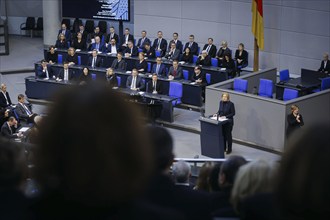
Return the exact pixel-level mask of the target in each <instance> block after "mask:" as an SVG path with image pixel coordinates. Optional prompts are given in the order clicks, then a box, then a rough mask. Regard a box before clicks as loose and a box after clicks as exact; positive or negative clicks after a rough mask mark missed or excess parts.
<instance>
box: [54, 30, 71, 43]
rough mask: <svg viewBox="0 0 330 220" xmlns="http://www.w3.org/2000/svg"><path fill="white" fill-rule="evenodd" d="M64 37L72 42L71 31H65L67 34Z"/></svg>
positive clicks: (59, 32) (60, 31) (60, 32)
mask: <svg viewBox="0 0 330 220" xmlns="http://www.w3.org/2000/svg"><path fill="white" fill-rule="evenodd" d="M59 34H62V30H59V31H58V35H59ZM58 35H57V36H58ZM64 36H65V40H66V41H71V31H70V30H68V29H66V30H65V34H64Z"/></svg>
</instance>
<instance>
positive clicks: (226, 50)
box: [217, 47, 231, 58]
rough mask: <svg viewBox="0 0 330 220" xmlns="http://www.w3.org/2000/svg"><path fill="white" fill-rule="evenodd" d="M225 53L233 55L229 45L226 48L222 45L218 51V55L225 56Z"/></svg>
mask: <svg viewBox="0 0 330 220" xmlns="http://www.w3.org/2000/svg"><path fill="white" fill-rule="evenodd" d="M225 54H230V56H231V50H230V49H229V48H228V47H227V48H226V49H225V50H224V49H223V48H222V47H220V49H219V51H218V53H217V57H219V58H220V57H221V58H224V57H225Z"/></svg>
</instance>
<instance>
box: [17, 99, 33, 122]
mask: <svg viewBox="0 0 330 220" xmlns="http://www.w3.org/2000/svg"><path fill="white" fill-rule="evenodd" d="M24 105H25V106H26V107H27V108H28V109H29V110H30V112H31V114H33V112H32V110H31V108H30V106H29V105H27V104H26V103H24ZM15 110H16V113H17V115H18V118H19V119H28V118H29V115H28V114H27V113H26V110H25V108H24V107H23V106H22V104H21V103H18V104H17V105H16V108H15Z"/></svg>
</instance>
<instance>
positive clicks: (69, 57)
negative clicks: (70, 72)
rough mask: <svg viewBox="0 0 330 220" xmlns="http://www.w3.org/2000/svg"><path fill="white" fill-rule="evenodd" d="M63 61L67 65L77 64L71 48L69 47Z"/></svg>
mask: <svg viewBox="0 0 330 220" xmlns="http://www.w3.org/2000/svg"><path fill="white" fill-rule="evenodd" d="M65 61H66V62H68V63H69V65H76V64H78V56H77V54H76V51H75V49H74V48H73V47H70V48H69V49H68V55H67V56H66V59H65Z"/></svg>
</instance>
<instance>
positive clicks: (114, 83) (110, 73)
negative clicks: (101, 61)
mask: <svg viewBox="0 0 330 220" xmlns="http://www.w3.org/2000/svg"><path fill="white" fill-rule="evenodd" d="M105 78H106V80H107V84H108V85H109V86H110V87H111V88H113V87H119V85H118V79H117V76H116V74H115V72H114V70H113V69H112V68H108V69H107V72H106V75H105Z"/></svg>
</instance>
